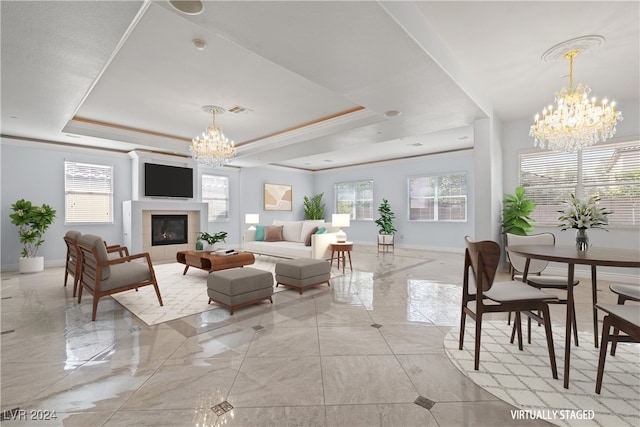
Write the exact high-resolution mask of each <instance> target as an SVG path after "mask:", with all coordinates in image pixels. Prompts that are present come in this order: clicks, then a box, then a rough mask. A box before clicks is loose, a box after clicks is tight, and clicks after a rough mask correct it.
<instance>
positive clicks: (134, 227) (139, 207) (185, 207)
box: [122, 200, 209, 260]
mask: <svg viewBox="0 0 640 427" xmlns="http://www.w3.org/2000/svg"><path fill="white" fill-rule="evenodd" d="M208 209H209V205H207V204H206V203H197V202H186V201H177V200H127V201H125V202H123V203H122V220H123V224H124V229H123V232H124V244H125V245H126V246H127V247H128V248H129V252H130V253H134V254H135V253H140V252H150V251H149V250H148V249H149V248H150V247H151V241H149V242H147V243H148V244H145V242H144V236H145V235H146V234H147V233H145V225H144V222H143V214H144V213H147V212H148V213H151V212H153V213H164V212H172V213H187V214H189V213H197V215H194V219H195V217H196V216H197V219H196V220H195V221H196V224H195V227H193V230H194V231H193V232H191V231H190V236H189V244H188V245H189V246H190V247H189V248H180V246H181V245H174V246H167V247H166V249H165V251H170V252H171V253H174V252H177V251H178V250H185V249H193V248H194V247H195V238H196V236H195V235H196V234H197V232H198V231H206V230H207V226H208V221H207V216H208ZM190 221H191V216H190ZM189 228H190V230H191V229H192V225H190V226H189ZM149 233H150V230H149ZM172 248H173V249H172ZM173 255H175V254H173ZM151 258H152V259H153V260H165V259H169V258H171V257H169V256H162V255H158V256H154V254H153V253H151Z"/></svg>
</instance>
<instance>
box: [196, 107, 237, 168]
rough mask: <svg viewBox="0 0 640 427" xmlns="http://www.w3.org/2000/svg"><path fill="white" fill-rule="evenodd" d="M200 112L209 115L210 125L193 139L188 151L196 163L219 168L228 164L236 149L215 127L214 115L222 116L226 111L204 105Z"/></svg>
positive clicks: (220, 130)
mask: <svg viewBox="0 0 640 427" xmlns="http://www.w3.org/2000/svg"><path fill="white" fill-rule="evenodd" d="M202 110H203V111H206V112H207V113H211V116H212V125H211V126H207V130H206V131H205V132H203V133H202V135H200V136H196V137H195V138H193V140H192V141H191V147H189V151H190V152H191V154H192V155H193V158H194V159H195V160H196V161H198V162H200V163H202V164H204V165H207V166H212V167H220V166H224V165H226V164H229V162H231V159H232V158H233V157H234V156H235V155H236V147H235V146H234V145H233V141H229V138H227V137H226V136H225V135H224V133H222V129H220V128H219V127H216V113H218V114H223V113H224V112H225V111H226V110H225V109H224V108H222V107H215V106H212V105H205V106H204V107H202Z"/></svg>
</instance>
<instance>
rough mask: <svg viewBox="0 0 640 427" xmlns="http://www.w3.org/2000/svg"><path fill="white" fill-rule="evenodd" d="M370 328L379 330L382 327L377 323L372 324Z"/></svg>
mask: <svg viewBox="0 0 640 427" xmlns="http://www.w3.org/2000/svg"><path fill="white" fill-rule="evenodd" d="M371 327H372V328H376V329H380V328H382V325H379V324H377V323H374V324H373V325H371Z"/></svg>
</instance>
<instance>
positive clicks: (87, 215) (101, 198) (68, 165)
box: [64, 161, 113, 224]
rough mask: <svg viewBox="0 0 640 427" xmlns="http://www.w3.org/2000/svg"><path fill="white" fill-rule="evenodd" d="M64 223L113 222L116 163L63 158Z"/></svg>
mask: <svg viewBox="0 0 640 427" xmlns="http://www.w3.org/2000/svg"><path fill="white" fill-rule="evenodd" d="M64 191H65V218H64V219H65V223H111V224H112V223H113V167H112V166H105V165H93V164H89V163H78V162H68V161H65V162H64Z"/></svg>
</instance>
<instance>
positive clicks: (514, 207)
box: [502, 187, 536, 236]
mask: <svg viewBox="0 0 640 427" xmlns="http://www.w3.org/2000/svg"><path fill="white" fill-rule="evenodd" d="M535 208H536V204H535V203H533V201H531V200H529V199H527V197H526V196H525V190H524V187H516V191H515V194H507V195H505V198H504V200H502V232H503V233H511V234H517V235H519V236H526V235H527V233H530V232H532V231H533V225H532V224H531V223H533V222H535V220H534V219H533V218H531V217H530V216H529V215H531V212H533V210H534V209H535Z"/></svg>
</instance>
